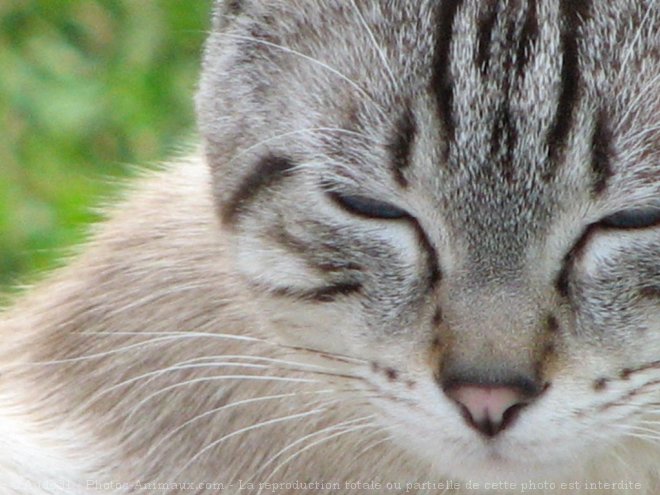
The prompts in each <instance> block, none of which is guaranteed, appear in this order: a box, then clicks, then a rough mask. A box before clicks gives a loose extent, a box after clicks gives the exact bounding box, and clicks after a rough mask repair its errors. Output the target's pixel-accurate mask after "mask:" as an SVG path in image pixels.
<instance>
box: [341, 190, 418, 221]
mask: <svg viewBox="0 0 660 495" xmlns="http://www.w3.org/2000/svg"><path fill="white" fill-rule="evenodd" d="M328 195H329V196H330V198H332V200H333V201H334V202H335V203H336V204H337V205H338V206H339V207H341V208H342V209H344V210H346V211H347V212H348V213H351V214H353V215H358V216H361V217H365V218H370V219H376V220H400V219H406V218H411V216H410V214H409V213H408V212H407V211H405V210H404V209H402V208H399V207H398V206H396V205H393V204H391V203H388V202H386V201H381V200H378V199H374V198H370V197H368V196H364V195H361V194H343V193H339V192H337V191H328Z"/></svg>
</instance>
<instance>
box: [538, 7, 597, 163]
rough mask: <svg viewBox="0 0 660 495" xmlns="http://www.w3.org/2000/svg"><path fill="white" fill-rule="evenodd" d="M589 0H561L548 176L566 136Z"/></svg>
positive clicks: (570, 121) (571, 115)
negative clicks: (556, 94)
mask: <svg viewBox="0 0 660 495" xmlns="http://www.w3.org/2000/svg"><path fill="white" fill-rule="evenodd" d="M589 7H590V5H589V0H561V3H560V9H561V17H562V24H563V26H562V33H561V49H562V66H561V90H560V94H559V101H558V103H557V112H556V114H555V122H554V123H553V125H552V127H551V129H550V133H549V134H548V149H549V151H550V166H551V170H550V175H554V169H555V168H556V167H557V166H558V164H557V161H558V160H559V159H560V157H561V155H562V153H561V152H562V151H563V148H564V146H565V144H566V139H567V137H568V134H569V132H570V130H571V125H572V120H573V110H574V108H575V106H576V104H577V101H578V94H579V91H578V89H579V80H580V71H579V56H578V55H579V53H578V37H577V36H578V31H579V29H580V26H581V25H582V23H583V22H584V21H585V20H586V18H587V16H588V14H589Z"/></svg>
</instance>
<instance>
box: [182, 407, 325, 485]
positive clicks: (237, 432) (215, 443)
mask: <svg viewBox="0 0 660 495" xmlns="http://www.w3.org/2000/svg"><path fill="white" fill-rule="evenodd" d="M325 411H326V409H325V408H318V409H312V410H311V411H305V412H302V413H297V414H289V415H287V416H282V417H277V418H273V419H269V420H266V421H261V422H259V423H256V424H253V425H250V426H246V427H244V428H240V429H238V430H235V431H232V432H231V433H228V434H227V435H224V436H222V437H220V438H219V439H217V440H214V441H213V442H211V443H209V444H208V445H206V446H204V447H203V448H202V449H201V450H200V451H199V452H197V453H196V454H195V455H194V456H192V457H191V458H190V459H189V460H188V461H187V462H186V463H185V464H184V465H183V466H182V467H181V468H180V469H179V470H178V471H177V472H176V474H175V475H174V476H173V479H177V478H178V477H179V475H180V474H181V473H183V472H184V471H185V470H186V469H187V468H188V467H189V466H190V465H192V464H193V463H194V462H195V461H196V460H197V459H199V458H200V457H201V456H202V455H204V454H205V453H206V452H208V451H209V450H211V449H213V448H215V447H217V446H218V445H220V444H221V443H222V442H225V441H227V440H229V439H230V438H233V437H235V436H237V435H241V434H243V433H247V432H249V431H253V430H256V429H258V428H264V427H266V426H270V425H274V424H278V423H282V422H285V421H292V420H295V419H302V418H306V417H309V416H314V415H318V414H321V413H323V412H325Z"/></svg>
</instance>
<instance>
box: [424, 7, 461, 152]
mask: <svg viewBox="0 0 660 495" xmlns="http://www.w3.org/2000/svg"><path fill="white" fill-rule="evenodd" d="M461 3H462V1H461V0H445V1H443V2H442V5H441V6H440V8H439V9H438V14H437V17H438V21H437V24H438V30H437V32H436V41H435V49H434V50H435V51H434V54H433V69H432V70H433V74H432V76H431V88H430V89H431V94H433V95H435V99H436V105H437V108H438V113H439V117H440V120H441V121H442V123H443V125H444V129H445V139H446V152H447V154H448V151H449V147H450V145H451V142H452V141H453V140H454V134H455V132H456V124H455V122H454V116H453V114H452V108H453V101H454V91H453V81H452V80H451V71H450V51H451V40H452V30H453V27H454V18H455V17H456V13H457V12H458V9H459V7H460V6H461Z"/></svg>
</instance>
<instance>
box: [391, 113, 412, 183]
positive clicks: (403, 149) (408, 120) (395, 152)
mask: <svg viewBox="0 0 660 495" xmlns="http://www.w3.org/2000/svg"><path fill="white" fill-rule="evenodd" d="M416 134H417V124H416V122H415V116H414V115H413V112H412V110H411V109H410V108H406V109H405V110H404V112H403V114H402V115H401V117H400V118H399V120H398V121H397V123H396V129H394V135H393V136H392V139H391V140H390V144H388V146H387V150H388V151H389V153H390V155H391V157H392V169H393V171H394V178H395V179H396V181H397V183H398V184H399V185H401V186H402V187H407V186H408V180H407V179H406V177H405V176H404V173H403V172H404V170H405V169H406V168H408V167H409V166H410V159H411V155H412V148H413V144H414V142H415V135H416Z"/></svg>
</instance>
